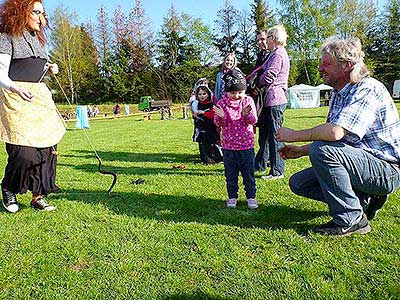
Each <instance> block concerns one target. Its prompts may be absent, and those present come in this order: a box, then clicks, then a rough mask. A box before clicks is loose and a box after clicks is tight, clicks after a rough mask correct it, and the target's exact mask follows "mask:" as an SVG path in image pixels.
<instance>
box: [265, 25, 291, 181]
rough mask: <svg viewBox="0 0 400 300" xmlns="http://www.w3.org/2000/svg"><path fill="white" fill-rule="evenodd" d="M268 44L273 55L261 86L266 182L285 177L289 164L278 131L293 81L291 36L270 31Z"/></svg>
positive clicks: (278, 30)
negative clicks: (282, 153) (266, 149)
mask: <svg viewBox="0 0 400 300" xmlns="http://www.w3.org/2000/svg"><path fill="white" fill-rule="evenodd" d="M266 38H267V45H268V50H269V51H270V55H269V57H268V59H267V60H266V62H265V63H264V64H263V66H262V69H263V74H262V75H261V76H260V79H259V85H260V86H261V87H265V90H266V92H265V93H266V95H265V100H264V101H265V102H264V108H263V110H262V112H261V115H260V118H263V119H264V120H265V122H264V124H263V126H265V128H264V129H265V130H261V129H260V134H261V133H263V134H265V136H264V140H265V141H267V147H269V161H270V167H271V169H270V171H269V174H268V175H266V176H262V178H263V179H279V178H283V176H284V174H285V161H284V160H283V159H282V158H281V157H280V156H279V154H278V149H279V148H281V147H282V146H283V144H282V143H280V142H278V140H277V137H276V132H277V130H278V128H280V127H281V126H282V124H283V113H284V111H285V109H286V104H287V98H286V92H287V88H288V78H289V67H290V64H289V56H288V54H287V52H286V49H285V46H286V40H287V34H286V31H285V28H284V27H283V26H282V25H277V26H274V27H271V28H269V29H268V30H267V36H266Z"/></svg>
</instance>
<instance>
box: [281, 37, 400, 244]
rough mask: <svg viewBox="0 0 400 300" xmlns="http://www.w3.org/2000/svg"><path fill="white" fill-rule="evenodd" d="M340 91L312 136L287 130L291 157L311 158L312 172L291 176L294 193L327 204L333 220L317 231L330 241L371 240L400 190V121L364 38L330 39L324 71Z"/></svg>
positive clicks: (327, 81) (324, 53)
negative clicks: (374, 73) (373, 73)
mask: <svg viewBox="0 0 400 300" xmlns="http://www.w3.org/2000/svg"><path fill="white" fill-rule="evenodd" d="M319 72H320V73H321V75H322V77H323V80H324V82H325V84H328V85H330V86H332V87H333V88H334V90H333V94H332V98H331V101H330V108H329V113H328V117H327V122H326V123H325V124H321V125H318V126H316V127H314V128H311V129H306V130H293V129H289V128H280V129H279V130H278V132H277V138H278V140H279V141H282V142H307V141H310V142H312V143H311V144H305V145H302V146H299V145H291V144H286V145H285V146H284V147H283V148H281V149H280V150H279V154H280V155H281V157H283V158H284V159H292V158H298V157H302V156H306V155H308V156H309V158H310V161H311V165H312V167H311V168H308V169H305V170H302V171H300V172H298V173H296V174H294V175H293V176H292V177H291V178H290V182H289V184H290V188H291V190H292V191H293V192H294V193H295V194H297V195H301V196H304V197H307V198H311V199H315V200H319V201H323V202H324V203H326V204H327V205H328V207H329V213H330V215H331V216H332V217H333V219H332V220H331V221H329V222H328V223H326V224H323V225H321V226H317V227H316V228H315V229H314V231H315V232H317V233H320V234H326V235H339V236H343V235H350V234H352V233H361V234H365V233H368V232H369V231H371V228H370V226H369V221H370V220H372V219H373V218H374V216H375V214H376V212H377V211H378V209H380V208H381V207H382V206H383V204H384V203H385V201H386V200H387V199H388V195H389V194H390V193H392V192H393V191H395V190H396V189H397V188H399V186H400V168H399V163H400V121H399V114H398V111H397V109H396V107H395V105H394V103H393V100H392V98H391V97H390V94H389V92H388V91H387V89H386V88H385V87H384V85H383V84H382V83H381V82H379V81H377V80H375V79H373V78H372V77H370V76H368V69H367V67H366V66H365V64H364V52H363V51H362V50H361V43H360V41H359V40H358V39H354V38H352V39H339V38H337V37H331V38H329V39H328V40H326V41H325V43H324V44H323V45H322V58H321V63H320V66H319Z"/></svg>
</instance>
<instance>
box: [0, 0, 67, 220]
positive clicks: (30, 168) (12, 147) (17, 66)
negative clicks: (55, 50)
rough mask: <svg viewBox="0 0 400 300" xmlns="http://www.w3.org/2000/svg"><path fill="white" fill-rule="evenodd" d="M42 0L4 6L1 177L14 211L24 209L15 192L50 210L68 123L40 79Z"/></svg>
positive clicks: (9, 1)
mask: <svg viewBox="0 0 400 300" xmlns="http://www.w3.org/2000/svg"><path fill="white" fill-rule="evenodd" d="M45 27H46V15H45V12H44V8H43V5H42V1H41V0H36V1H32V0H5V1H3V3H2V5H1V7H0V140H1V141H3V142H5V144H6V151H7V154H8V161H7V166H6V168H5V172H4V178H3V180H2V183H1V189H2V203H3V206H4V208H5V209H6V210H7V211H9V212H12V213H15V212H17V211H18V210H19V208H20V207H19V204H18V202H17V198H16V194H22V193H25V192H26V191H27V190H30V191H31V192H32V201H31V206H32V207H33V208H35V209H38V210H44V211H51V210H54V209H55V206H53V205H50V204H48V203H47V202H46V200H45V198H44V196H45V195H47V194H49V193H51V192H54V191H56V190H57V189H58V187H57V186H56V182H55V178H56V162H57V151H56V145H57V143H58V142H59V141H60V140H61V138H62V136H63V135H64V133H65V126H64V123H63V121H62V119H61V118H60V116H59V113H58V111H57V108H56V107H55V105H54V102H53V101H52V99H51V93H50V91H49V90H48V88H47V87H46V86H45V84H44V83H40V81H41V80H42V78H43V76H44V74H45V73H46V72H47V70H50V72H52V73H54V74H56V73H57V72H58V67H57V65H55V64H48V62H47V60H48V57H47V54H46V50H45V44H46V39H45V35H44V32H43V30H44V28H45Z"/></svg>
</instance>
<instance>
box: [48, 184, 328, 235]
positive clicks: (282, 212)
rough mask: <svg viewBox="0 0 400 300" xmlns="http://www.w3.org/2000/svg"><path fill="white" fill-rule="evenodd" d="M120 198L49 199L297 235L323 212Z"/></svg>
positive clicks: (80, 194)
mask: <svg viewBox="0 0 400 300" xmlns="http://www.w3.org/2000/svg"><path fill="white" fill-rule="evenodd" d="M119 195H121V196H122V197H124V199H125V200H124V201H123V200H121V199H119V198H112V199H109V198H108V195H107V194H106V193H105V192H87V191H86V190H77V189H65V190H64V191H62V192H59V193H55V194H53V195H52V196H51V199H52V200H53V199H59V200H65V199H68V200H70V201H79V202H85V203H88V204H97V203H102V204H103V205H104V206H106V207H107V208H108V209H110V210H111V211H113V212H114V213H116V214H122V215H127V216H132V217H138V218H144V219H151V220H156V221H163V222H174V223H176V222H181V223H192V222H196V223H204V224H210V225H227V226H237V227H241V228H254V227H255V228H270V229H277V230H279V229H293V230H295V231H296V232H298V233H299V234H302V235H304V234H306V233H307V232H308V231H309V230H310V229H311V227H312V226H313V225H310V224H308V222H307V220H311V219H314V218H317V217H320V216H322V215H325V214H326V212H324V211H310V210H303V209H299V208H294V207H289V206H285V205H276V204H274V205H264V204H261V205H260V207H259V208H258V209H257V210H256V211H251V210H249V209H248V208H247V204H246V202H245V201H242V202H239V203H238V208H237V209H227V208H225V203H224V201H222V200H215V199H211V198H205V197H192V196H176V195H161V194H154V193H153V194H149V195H145V194H143V193H139V192H134V191H133V192H125V193H119Z"/></svg>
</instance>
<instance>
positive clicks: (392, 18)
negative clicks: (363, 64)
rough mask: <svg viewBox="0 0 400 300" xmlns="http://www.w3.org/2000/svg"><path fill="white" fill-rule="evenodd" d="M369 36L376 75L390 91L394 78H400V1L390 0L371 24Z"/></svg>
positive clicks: (369, 56) (369, 51)
mask: <svg viewBox="0 0 400 300" xmlns="http://www.w3.org/2000/svg"><path fill="white" fill-rule="evenodd" d="M367 37H368V38H369V40H370V45H369V47H368V48H367V54H368V60H369V61H372V64H373V66H374V76H375V77H377V78H378V79H379V80H381V81H383V82H384V84H385V85H386V86H387V87H388V89H389V90H390V91H392V88H393V82H394V80H397V79H400V1H399V0H389V1H388V3H387V4H386V6H385V7H384V10H383V12H382V14H381V15H379V17H378V18H377V19H376V21H375V22H374V23H373V25H372V26H371V28H370V30H369V31H368V34H367Z"/></svg>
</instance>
